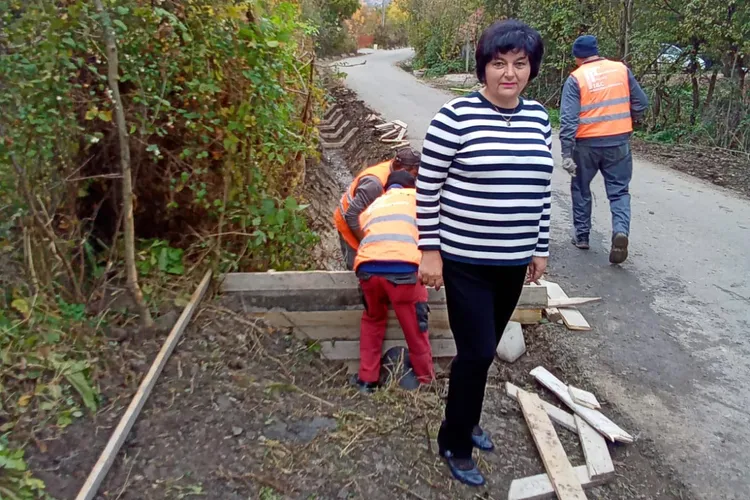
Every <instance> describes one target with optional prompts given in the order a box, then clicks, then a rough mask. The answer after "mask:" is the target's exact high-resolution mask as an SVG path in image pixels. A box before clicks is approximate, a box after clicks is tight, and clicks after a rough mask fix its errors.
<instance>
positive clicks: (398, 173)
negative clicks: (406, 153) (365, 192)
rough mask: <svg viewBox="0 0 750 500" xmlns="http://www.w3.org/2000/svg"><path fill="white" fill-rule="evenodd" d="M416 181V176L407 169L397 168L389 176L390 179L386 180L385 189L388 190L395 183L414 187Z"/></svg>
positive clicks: (405, 186)
mask: <svg viewBox="0 0 750 500" xmlns="http://www.w3.org/2000/svg"><path fill="white" fill-rule="evenodd" d="M415 183H416V181H415V179H414V176H413V175H412V174H410V173H409V172H407V171H406V170H395V171H393V172H391V174H390V175H389V176H388V180H387V181H386V182H385V189H386V190H387V189H388V188H389V187H391V186H392V185H394V184H398V185H399V186H401V187H404V188H413V187H414V185H415Z"/></svg>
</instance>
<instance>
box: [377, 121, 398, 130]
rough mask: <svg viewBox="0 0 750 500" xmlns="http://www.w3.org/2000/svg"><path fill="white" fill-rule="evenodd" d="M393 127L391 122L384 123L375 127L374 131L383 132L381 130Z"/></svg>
mask: <svg viewBox="0 0 750 500" xmlns="http://www.w3.org/2000/svg"><path fill="white" fill-rule="evenodd" d="M395 126H396V125H394V123H393V122H385V123H381V124H380V125H375V130H383V129H386V128H391V127H395Z"/></svg>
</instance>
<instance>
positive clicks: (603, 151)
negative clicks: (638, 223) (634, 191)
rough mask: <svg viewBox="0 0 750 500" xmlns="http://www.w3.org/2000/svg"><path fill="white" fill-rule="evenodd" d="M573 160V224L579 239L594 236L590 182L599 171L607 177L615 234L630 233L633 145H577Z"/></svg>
mask: <svg viewBox="0 0 750 500" xmlns="http://www.w3.org/2000/svg"><path fill="white" fill-rule="evenodd" d="M573 160H575V162H576V165H577V166H578V168H577V169H576V176H575V177H573V178H572V179H571V181H570V193H571V197H572V199H573V225H574V226H575V232H576V238H577V239H578V240H579V241H580V240H585V241H588V239H589V234H590V233H591V181H592V180H594V177H596V173H597V172H601V173H602V177H604V188H605V190H606V191H607V198H608V199H609V210H610V212H611V213H612V235H613V236H614V235H615V234H617V233H623V234H625V235H629V234H630V191H629V188H630V179H631V178H632V177H633V154H632V153H631V151H630V143H625V144H620V145H617V146H605V147H591V146H580V145H576V147H575V149H574V151H573Z"/></svg>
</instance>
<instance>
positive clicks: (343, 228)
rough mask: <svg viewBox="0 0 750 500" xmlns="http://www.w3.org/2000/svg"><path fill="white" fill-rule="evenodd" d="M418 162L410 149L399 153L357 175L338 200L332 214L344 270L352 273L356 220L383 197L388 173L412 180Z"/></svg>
mask: <svg viewBox="0 0 750 500" xmlns="http://www.w3.org/2000/svg"><path fill="white" fill-rule="evenodd" d="M420 159H421V158H420V154H419V153H418V152H416V151H414V150H413V149H411V148H409V147H407V148H403V149H400V150H399V151H398V152H397V153H396V156H395V158H393V159H392V160H389V161H386V162H383V163H378V164H377V165H373V166H371V167H368V168H366V169H364V170H363V171H362V172H360V173H359V175H357V176H356V177H355V178H354V181H353V182H352V183H351V185H350V186H349V188H348V189H347V190H346V192H345V193H344V195H343V196H342V197H341V201H340V202H339V206H338V207H336V210H335V211H334V213H333V222H334V224H335V225H336V229H337V230H338V232H339V240H340V242H341V252H342V254H343V256H344V262H345V263H346V268H347V269H348V270H350V271H351V270H352V269H353V266H354V257H355V255H356V253H357V248H358V247H359V242H360V240H362V238H363V233H362V229H361V227H360V225H359V216H360V215H361V214H362V212H364V210H365V209H366V208H367V207H369V206H370V204H371V203H372V202H373V201H375V200H376V199H377V198H378V197H379V196H380V195H381V194H383V191H384V189H383V187H384V186H385V183H386V181H387V180H388V176H389V175H390V174H391V172H395V171H398V170H406V171H407V172H409V173H411V174H412V176H413V177H416V176H417V169H418V168H419V162H420Z"/></svg>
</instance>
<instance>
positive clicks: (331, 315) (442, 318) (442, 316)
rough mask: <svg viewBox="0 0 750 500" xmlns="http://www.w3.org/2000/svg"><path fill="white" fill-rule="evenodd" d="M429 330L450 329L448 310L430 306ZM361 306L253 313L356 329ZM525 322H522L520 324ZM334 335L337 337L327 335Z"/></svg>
mask: <svg viewBox="0 0 750 500" xmlns="http://www.w3.org/2000/svg"><path fill="white" fill-rule="evenodd" d="M430 309H431V310H430V316H429V327H430V329H450V321H449V319H448V310H447V309H446V308H445V307H444V306H439V305H438V306H434V307H431V308H430ZM362 310H363V309H362V307H356V308H352V309H343V310H338V311H285V310H283V309H271V310H270V311H263V312H259V313H255V315H257V316H260V317H263V318H264V319H265V320H266V321H268V322H269V323H270V324H271V325H273V326H276V327H279V328H291V327H295V328H301V329H304V328H305V327H318V326H320V327H328V328H346V329H352V328H354V329H356V330H358V329H359V325H360V322H361V319H362ZM540 317H541V310H540V309H516V310H515V311H513V317H512V318H511V321H516V322H517V323H521V324H534V323H537V322H538V320H539V318H540ZM524 322H525V323H524ZM398 326H399V324H398V320H397V318H396V314H395V313H394V312H393V309H390V310H389V311H388V327H389V328H391V327H398ZM331 338H337V337H331Z"/></svg>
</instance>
